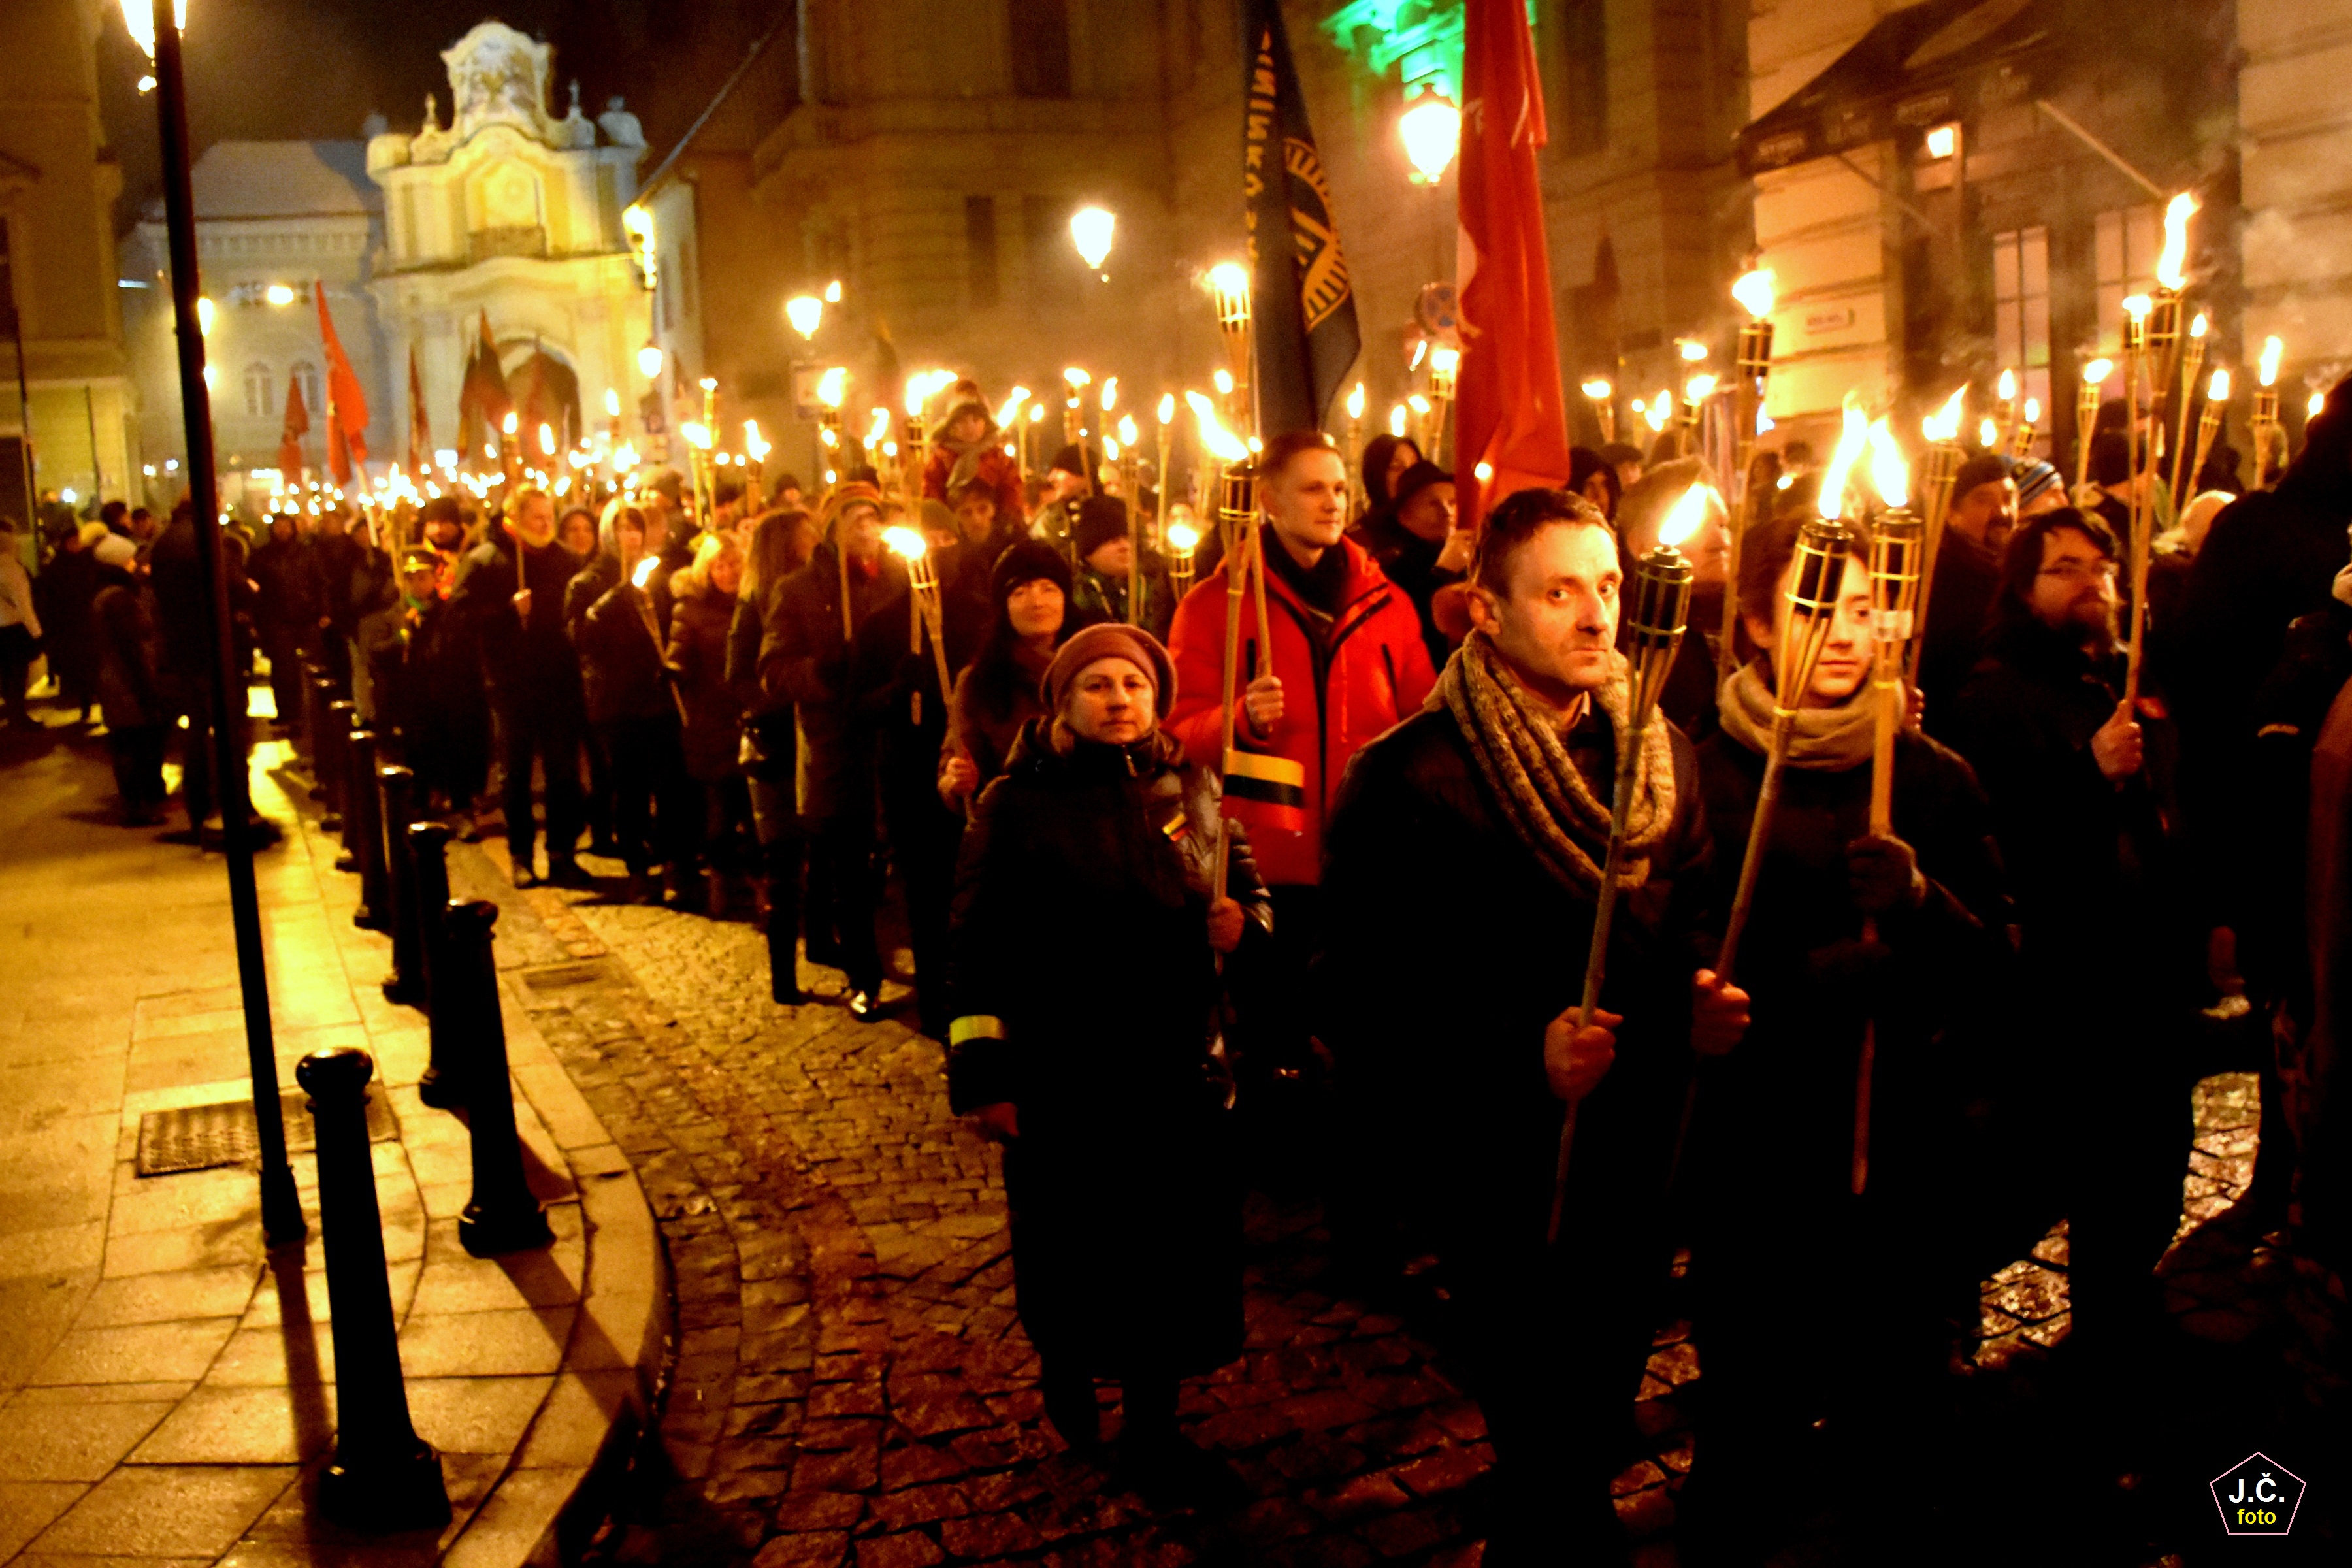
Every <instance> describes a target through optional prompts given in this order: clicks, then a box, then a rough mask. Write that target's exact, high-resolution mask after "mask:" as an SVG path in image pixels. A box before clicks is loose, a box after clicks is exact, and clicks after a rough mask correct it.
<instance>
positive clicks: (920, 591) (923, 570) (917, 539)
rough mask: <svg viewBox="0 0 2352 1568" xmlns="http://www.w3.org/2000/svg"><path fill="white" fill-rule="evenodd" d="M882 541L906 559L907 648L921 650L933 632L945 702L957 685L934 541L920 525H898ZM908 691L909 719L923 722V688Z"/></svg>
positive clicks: (915, 650)
mask: <svg viewBox="0 0 2352 1568" xmlns="http://www.w3.org/2000/svg"><path fill="white" fill-rule="evenodd" d="M882 542H883V543H885V544H887V545H888V546H889V547H890V553H892V554H893V555H896V556H898V559H900V560H901V561H904V562H905V563H907V590H908V592H907V597H908V604H909V611H908V616H907V636H908V641H909V643H910V644H911V645H912V646H911V647H909V649H908V651H909V652H913V653H920V652H922V651H923V634H924V633H925V632H926V631H928V632H929V633H930V635H931V658H932V659H933V661H934V662H935V663H936V664H937V666H938V669H939V677H940V701H942V702H945V701H946V700H948V693H949V692H950V690H951V689H953V687H954V685H955V678H954V677H953V676H952V675H950V674H949V673H948V643H947V634H946V630H945V625H944V617H943V616H942V614H941V611H940V579H939V574H938V573H936V572H934V571H933V570H932V569H931V542H930V541H929V540H928V539H926V538H924V537H923V532H922V530H920V529H919V528H906V527H899V528H893V529H887V530H886V531H884V532H883V535H882ZM908 695H909V698H910V707H911V709H912V711H911V712H910V713H909V714H908V722H909V723H912V724H915V725H917V726H920V725H921V723H922V721H923V692H922V689H921V688H920V687H918V688H916V689H915V690H914V691H913V692H911V693H909V694H908Z"/></svg>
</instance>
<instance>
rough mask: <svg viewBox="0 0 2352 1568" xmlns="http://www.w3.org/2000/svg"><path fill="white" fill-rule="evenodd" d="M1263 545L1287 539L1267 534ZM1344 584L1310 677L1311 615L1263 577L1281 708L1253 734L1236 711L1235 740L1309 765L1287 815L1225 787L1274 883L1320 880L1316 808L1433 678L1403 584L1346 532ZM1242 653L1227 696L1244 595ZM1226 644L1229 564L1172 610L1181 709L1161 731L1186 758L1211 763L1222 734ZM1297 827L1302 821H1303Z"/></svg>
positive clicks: (1246, 656)
mask: <svg viewBox="0 0 2352 1568" xmlns="http://www.w3.org/2000/svg"><path fill="white" fill-rule="evenodd" d="M1268 544H1269V547H1270V548H1272V549H1276V550H1279V549H1281V548H1282V546H1281V545H1280V544H1279V543H1276V542H1272V541H1269V542H1268ZM1334 548H1336V549H1339V550H1342V551H1345V552H1347V558H1348V583H1347V587H1346V589H1345V591H1343V592H1342V593H1341V595H1339V605H1340V609H1339V615H1338V616H1335V617H1333V619H1332V621H1331V625H1330V628H1329V631H1328V634H1327V641H1326V645H1325V646H1326V647H1327V648H1328V664H1327V665H1326V667H1325V668H1323V670H1322V672H1321V678H1320V679H1319V680H1318V677H1317V669H1316V664H1317V660H1316V658H1315V650H1314V645H1313V643H1312V642H1311V641H1310V640H1309V637H1308V634H1307V627H1308V626H1311V625H1313V624H1314V622H1315V620H1316V618H1317V617H1316V616H1313V615H1312V614H1311V613H1310V612H1309V611H1308V610H1307V606H1306V605H1304V604H1303V603H1302V602H1301V601H1300V600H1299V598H1298V595H1297V593H1296V592H1295V591H1294V590H1293V589H1292V588H1291V586H1290V584H1288V583H1286V582H1285V581H1284V580H1283V578H1282V575H1281V574H1280V573H1269V574H1267V576H1266V584H1265V605H1266V617H1267V619H1268V621H1269V622H1270V623H1271V624H1272V626H1273V631H1274V664H1273V670H1274V673H1275V674H1276V675H1277V676H1279V677H1281V679H1282V694H1283V713H1282V719H1281V721H1280V722H1278V723H1277V724H1276V725H1275V728H1274V733H1273V734H1272V735H1271V736H1270V737H1268V738H1266V739H1265V740H1263V741H1261V740H1259V739H1257V738H1256V737H1255V736H1253V735H1252V734H1251V733H1250V731H1249V718H1248V715H1247V714H1246V713H1240V712H1236V715H1235V718H1234V743H1235V745H1236V747H1237V748H1238V749H1240V750H1241V751H1242V752H1245V753H1256V754H1259V755H1266V756H1273V757H1279V758H1283V759H1286V760H1287V761H1289V762H1290V763H1295V764H1297V766H1298V767H1301V768H1303V769H1304V770H1305V772H1306V780H1305V785H1304V795H1305V800H1304V808H1303V810H1299V811H1287V810H1284V809H1282V808H1280V807H1276V806H1270V805H1264V804H1261V803H1260V802H1259V801H1257V800H1254V799H1248V798H1244V796H1243V795H1242V794H1241V792H1240V789H1239V787H1235V788H1233V789H1229V790H1228V791H1227V794H1226V796H1225V805H1226V809H1227V810H1228V811H1229V812H1230V813H1231V814H1232V815H1233V816H1234V817H1235V818H1236V819H1238V820H1240V821H1241V822H1243V823H1244V824H1245V825H1246V826H1247V827H1248V829H1249V840H1250V845H1251V848H1252V850H1253V852H1254V853H1255V857H1256V859H1257V865H1258V870H1259V872H1260V873H1261V874H1262V875H1263V876H1264V877H1265V879H1266V881H1267V882H1268V883H1269V884H1271V885H1274V886H1282V885H1285V884H1290V885H1297V884H1300V883H1307V884H1313V883H1317V882H1320V881H1321V880H1322V870H1323V814H1324V810H1325V808H1326V806H1327V805H1328V800H1329V795H1330V793H1331V791H1332V790H1334V789H1335V788H1337V787H1338V785H1339V775H1340V773H1343V772H1344V771H1346V769H1347V766H1348V762H1349V759H1350V758H1352V757H1353V756H1354V755H1355V754H1356V752H1358V751H1359V750H1360V749H1361V748H1362V747H1363V746H1365V745H1366V744H1368V743H1369V742H1371V741H1373V740H1374V739H1376V738H1378V737H1379V736H1380V735H1381V734H1382V733H1384V732H1385V731H1388V730H1389V729H1390V728H1391V726H1393V725H1395V724H1396V723H1397V722H1398V721H1401V720H1403V719H1408V718H1411V717H1412V715H1413V714H1414V713H1416V712H1418V711H1420V710H1421V705H1422V703H1423V700H1426V699H1427V698H1428V696H1429V694H1430V691H1431V690H1432V689H1433V688H1434V687H1435V686H1436V684H1437V673H1436V671H1435V670H1433V668H1430V663H1429V650H1428V648H1427V647H1425V646H1424V645H1423V641H1422V636H1421V618H1420V616H1418V615H1417V614H1416V613H1415V612H1414V610H1413V607H1412V600H1411V599H1409V598H1407V597H1406V596H1405V594H1404V591H1403V590H1402V589H1401V588H1399V587H1397V586H1396V584H1393V583H1391V582H1390V581H1389V580H1388V578H1387V577H1386V576H1384V575H1383V574H1381V569H1380V567H1379V566H1378V565H1376V564H1375V563H1373V561H1372V558H1371V556H1370V554H1369V553H1367V552H1366V551H1365V550H1364V547H1363V546H1362V545H1360V544H1358V543H1357V542H1355V541H1354V540H1352V539H1348V540H1342V541H1341V542H1339V544H1338V545H1336V546H1335V547H1334ZM1242 612H1243V619H1242V636H1241V657H1240V659H1239V661H1238V668H1236V669H1235V670H1234V688H1233V691H1232V693H1231V694H1230V700H1233V701H1234V702H1235V703H1236V704H1238V703H1239V701H1240V697H1241V691H1242V689H1243V688H1244V687H1245V686H1246V685H1248V683H1249V673H1250V670H1251V668H1253V660H1254V656H1255V649H1256V647H1257V612H1256V608H1255V604H1254V603H1253V600H1252V598H1251V596H1250V595H1247V594H1244V595H1243V598H1242ZM1224 649H1225V567H1224V566H1223V565H1222V564H1221V565H1220V566H1219V567H1218V568H1217V570H1216V571H1214V572H1213V573H1211V574H1209V575H1208V576H1207V577H1206V578H1205V579H1203V580H1202V583H1201V584H1200V585H1199V586H1197V587H1195V588H1194V589H1193V590H1192V593H1190V594H1188V595H1185V597H1184V602H1183V603H1182V604H1181V605H1177V606H1176V622H1175V625H1174V626H1171V628H1170V630H1169V634H1168V651H1169V652H1170V653H1171V655H1172V656H1174V658H1175V661H1176V706H1175V708H1174V710H1172V711H1171V713H1170V714H1169V716H1168V726H1167V727H1168V729H1169V731H1171V733H1173V734H1174V735H1175V736H1176V738H1177V739H1178V740H1180V741H1181V742H1184V752H1185V754H1186V755H1187V756H1189V757H1192V759H1194V760H1195V761H1197V762H1199V763H1202V765H1203V766H1211V765H1213V764H1214V763H1215V762H1216V758H1217V748H1218V746H1219V745H1220V743H1221V742H1223V724H1224V713H1223V709H1222V708H1221V706H1220V705H1219V702H1218V698H1217V685H1218V678H1219V676H1220V675H1221V674H1222V672H1223V662H1224ZM1302 824H1303V825H1302Z"/></svg>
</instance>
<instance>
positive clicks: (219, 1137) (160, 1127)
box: [138, 1089, 400, 1176]
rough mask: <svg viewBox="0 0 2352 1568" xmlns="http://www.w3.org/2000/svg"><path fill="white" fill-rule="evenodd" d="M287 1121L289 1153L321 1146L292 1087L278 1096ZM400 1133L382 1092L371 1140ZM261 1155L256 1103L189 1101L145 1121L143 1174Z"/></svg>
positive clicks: (371, 1100) (372, 1109) (373, 1101)
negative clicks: (255, 1125) (254, 1105)
mask: <svg viewBox="0 0 2352 1568" xmlns="http://www.w3.org/2000/svg"><path fill="white" fill-rule="evenodd" d="M278 1107H279V1109H280V1110H281V1111H282V1113H283V1114H284V1117H285V1121H286V1152H288V1153H289V1154H299V1153H303V1152H307V1151H309V1150H311V1149H315V1148H317V1147H318V1143H319V1141H318V1137H317V1134H316V1131H315V1130H314V1129H313V1128H312V1126H311V1124H310V1096H309V1095H307V1094H304V1093H303V1092H302V1091H301V1090H300V1089H289V1090H287V1091H286V1092H285V1093H283V1094H280V1095H279V1096H278ZM399 1136H400V1124H399V1123H398V1122H397V1121H394V1119H393V1114H392V1107H391V1106H390V1105H389V1104H387V1103H386V1102H385V1100H384V1097H383V1095H381V1094H371V1095H369V1096H368V1141H369V1142H372V1143H381V1142H385V1141H386V1140H388V1139H394V1138H397V1137H399ZM260 1154H261V1138H260V1135H259V1133H258V1132H257V1131H255V1128H254V1122H253V1102H252V1101H251V1100H230V1101H227V1102H226V1103H225V1104H221V1105H186V1106H182V1107H180V1108H179V1109H178V1110H151V1111H149V1112H148V1113H147V1114H146V1115H144V1116H142V1117H141V1118H140V1119H139V1159H138V1173H139V1174H140V1175H142V1176H174V1175H179V1174H181V1173H184V1172H187V1171H209V1170H212V1169H214V1168H215V1167H216V1166H221V1165H237V1164H242V1163H245V1162H246V1161H247V1160H252V1159H257V1158H259V1156H260Z"/></svg>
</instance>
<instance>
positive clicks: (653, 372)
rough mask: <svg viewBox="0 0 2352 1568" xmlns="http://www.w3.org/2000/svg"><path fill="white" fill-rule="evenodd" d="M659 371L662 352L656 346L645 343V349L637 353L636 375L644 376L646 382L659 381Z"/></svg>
mask: <svg viewBox="0 0 2352 1568" xmlns="http://www.w3.org/2000/svg"><path fill="white" fill-rule="evenodd" d="M661 370H662V352H661V348H660V346H659V345H658V344H656V343H647V344H646V346H645V347H643V348H641V349H639V350H638V351H637V374H639V375H642V376H644V377H645V378H646V380H647V381H659V380H660V379H661Z"/></svg>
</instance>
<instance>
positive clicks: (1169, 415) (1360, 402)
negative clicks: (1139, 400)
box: [1158, 382, 1364, 425]
mask: <svg viewBox="0 0 2352 1568" xmlns="http://www.w3.org/2000/svg"><path fill="white" fill-rule="evenodd" d="M1363 411H1364V384H1363V383H1362V382H1358V383H1357V384H1356V414H1361V413H1362V412H1363ZM1158 412H1159V415H1160V424H1162V425H1165V424H1167V423H1168V422H1169V421H1170V420H1171V419H1173V418H1175V417H1176V395H1175V394H1174V393H1172V392H1163V393H1161V394H1160V408H1159V411H1158ZM1354 417H1355V415H1353V414H1351V415H1349V418H1351V419H1352V418H1354Z"/></svg>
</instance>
